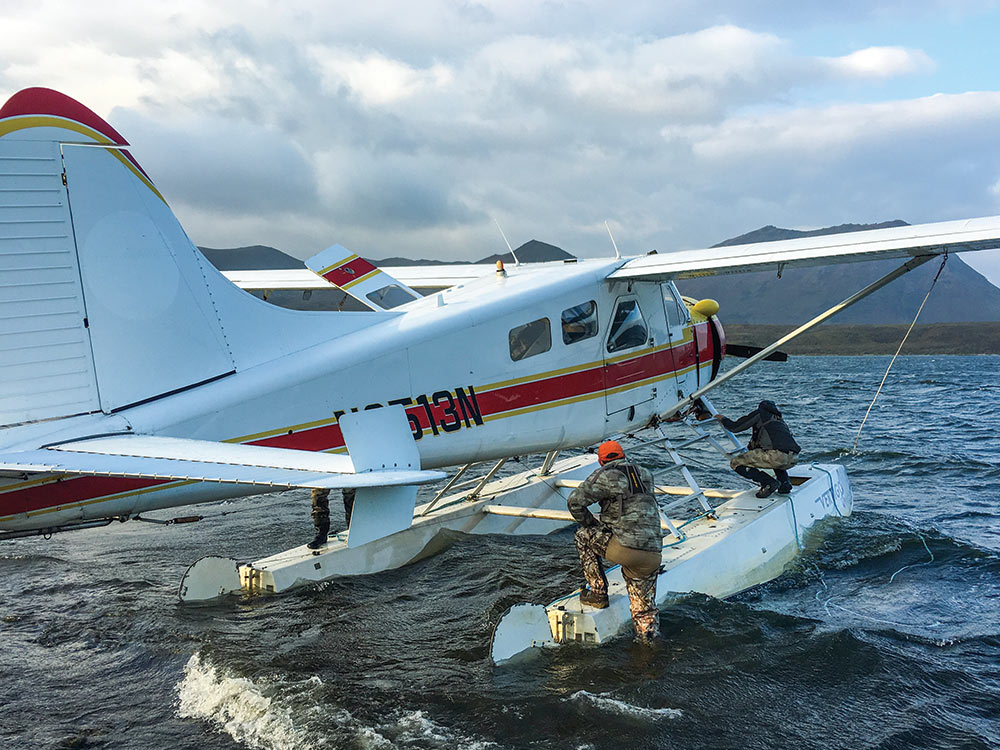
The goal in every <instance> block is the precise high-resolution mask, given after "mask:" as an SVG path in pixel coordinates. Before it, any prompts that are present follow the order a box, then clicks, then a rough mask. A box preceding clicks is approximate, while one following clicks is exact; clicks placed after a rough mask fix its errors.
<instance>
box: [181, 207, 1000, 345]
mask: <svg viewBox="0 0 1000 750" xmlns="http://www.w3.org/2000/svg"><path fill="white" fill-rule="evenodd" d="M905 225H906V222H904V221H899V220H896V221H889V222H883V223H881V224H841V225H839V226H835V227H827V228H825V229H815V230H811V231H799V230H794V229H782V228H780V227H775V226H765V227H761V228H760V229H755V230H754V231H752V232H748V233H746V234H742V235H740V236H739V237H733V238H732V239H728V240H726V241H725V242H720V243H719V244H718V245H716V247H722V246H730V245H749V244H752V243H754V242H767V241H771V240H785V239H792V238H795V237H814V236H818V235H825V234H838V233H841V232H855V231H862V230H865V229H882V228H885V227H896V226H905ZM201 250H202V252H204V253H205V256H206V257H207V258H208V259H209V260H210V261H211V262H212V263H213V264H214V265H215V266H216V267H217V268H218V269H220V270H223V271H231V270H253V269H267V270H274V269H282V268H302V265H303V264H302V261H300V260H298V259H296V258H293V257H292V256H290V255H287V254H285V253H283V252H281V251H280V250H276V249H275V248H273V247H267V246H264V245H252V246H250V247H238V248H230V249H217V248H201ZM515 252H516V253H517V257H518V259H519V260H520V261H521V262H522V263H537V262H541V261H551V260H565V259H567V258H571V257H573V256H571V255H570V254H569V253H567V252H566V251H565V250H562V249H561V248H558V247H556V246H555V245H550V244H548V243H546V242H541V241H539V240H531V241H529V242H526V243H524V244H523V245H521V246H520V247H519V248H517V249H516V250H515ZM497 260H503V261H504V263H508V264H509V263H512V262H513V259H512V258H511V256H510V253H506V254H505V255H491V256H489V257H487V258H483V259H482V260H480V261H477V262H478V263H495V262H496V261H497ZM371 262H372V263H374V264H375V265H377V266H397V265H440V264H442V263H444V261H436V260H416V261H414V260H409V259H407V258H398V257H397V258H384V259H382V260H372V261H371ZM901 263H902V261H901V260H877V261H869V262H866V263H849V264H843V265H838V266H819V267H815V268H792V269H787V270H786V271H785V272H784V273H782V275H781V278H780V279H779V278H777V276H776V274H775V273H774V272H772V271H761V272H757V273H747V274H736V275H732V276H708V277H705V278H701V279H683V280H681V281H679V282H678V284H677V286H678V287H679V288H680V290H681V292H682V293H683V294H685V295H687V296H689V297H696V298H699V299H703V298H705V297H711V298H712V299H714V300H717V301H718V302H719V304H720V305H721V313H720V316H721V317H722V319H723V321H724V322H726V323H736V324H754V325H787V324H789V323H800V322H805V321H806V320H809V319H810V318H812V317H813V316H815V315H817V314H818V313H820V312H822V311H823V310H826V309H827V308H829V307H832V306H833V305H834V304H836V303H837V302H839V301H841V300H842V299H845V298H846V297H849V296H850V295H851V294H853V293H854V292H856V291H858V290H859V289H862V288H863V287H865V286H867V285H868V284H869V283H871V282H872V281H874V280H875V279H877V278H879V277H880V276H883V275H885V274H886V273H888V272H889V271H890V270H892V269H893V268H896V267H897V266H898V265H900V264H901ZM940 265H941V263H940V261H939V260H932V261H930V262H928V263H926V264H924V265H923V266H921V267H920V268H917V269H916V270H914V271H911V272H910V273H908V274H906V275H905V276H903V277H902V278H900V279H897V280H896V281H894V282H892V283H891V284H889V285H888V286H886V287H885V288H884V289H881V290H879V291H878V292H876V293H875V294H873V295H872V296H871V297H868V298H867V299H865V300H862V301H861V302H859V303H857V304H856V305H854V306H853V307H851V308H849V309H848V310H845V311H844V312H842V313H840V314H838V315H837V316H836V317H835V318H834V319H833V320H832V321H831V322H833V323H836V324H865V325H872V324H879V325H893V324H901V323H907V324H908V323H910V321H911V320H912V319H913V315H914V314H915V313H916V311H917V308H918V307H919V305H920V301H921V300H922V299H923V298H924V295H925V294H926V293H927V290H928V289H929V288H930V285H931V281H932V280H933V278H934V275H935V274H936V273H937V271H938V268H939V267H940ZM973 321H1000V289H998V288H997V287H995V286H993V285H992V284H991V283H990V282H989V281H987V280H986V278H985V277H983V276H982V275H981V274H979V273H978V272H976V271H975V270H973V269H972V268H971V267H970V266H969V265H968V264H966V263H965V262H963V261H962V259H961V258H959V257H957V256H954V255H953V256H949V258H948V262H947V263H946V264H945V268H944V270H943V271H942V272H941V277H940V279H938V282H937V284H936V285H935V287H934V292H933V294H931V296H930V298H929V299H928V300H927V304H926V306H925V307H924V309H923V312H921V314H920V322H921V323H959V322H973Z"/></svg>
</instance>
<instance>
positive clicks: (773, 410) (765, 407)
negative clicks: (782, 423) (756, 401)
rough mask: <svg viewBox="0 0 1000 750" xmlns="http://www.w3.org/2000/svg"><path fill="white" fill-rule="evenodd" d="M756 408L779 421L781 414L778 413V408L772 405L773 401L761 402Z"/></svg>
mask: <svg viewBox="0 0 1000 750" xmlns="http://www.w3.org/2000/svg"><path fill="white" fill-rule="evenodd" d="M757 408H758V409H760V410H761V411H765V412H768V413H769V414H773V415H774V416H776V417H777V418H778V419H781V412H780V411H778V407H777V406H775V405H774V402H773V401H761V402H760V405H759V406H758V407H757Z"/></svg>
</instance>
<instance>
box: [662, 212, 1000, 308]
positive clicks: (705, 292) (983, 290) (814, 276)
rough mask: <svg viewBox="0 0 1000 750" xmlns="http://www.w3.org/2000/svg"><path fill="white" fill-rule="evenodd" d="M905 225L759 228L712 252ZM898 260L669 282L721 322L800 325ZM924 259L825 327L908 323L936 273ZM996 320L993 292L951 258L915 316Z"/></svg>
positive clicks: (999, 297) (935, 263)
mask: <svg viewBox="0 0 1000 750" xmlns="http://www.w3.org/2000/svg"><path fill="white" fill-rule="evenodd" d="M905 225H906V222H903V221H898V220H897V221H891V222H885V223H881V224H842V225H840V226H836V227H827V228H825V229H817V230H812V231H808V232H803V231H797V230H794V229H781V228H780V227H774V226H766V227H761V228H760V229H757V230H754V231H753V232H749V233H747V234H743V235H740V236H739V237H734V238H732V239H729V240H726V241H725V242H721V243H719V244H718V245H716V247H722V246H730V245H748V244H752V243H754V242H766V241H771V240H784V239H793V238H796V237H814V236H818V235H825V234H838V233H841V232H855V231H862V230H866V229H882V228H884V227H894V226H905ZM902 262H903V261H902V260H898V259H897V260H877V261H868V262H865V263H850V264H843V265H837V266H818V267H815V268H791V269H787V270H786V271H784V273H782V275H781V278H780V279H779V278H777V275H776V274H775V273H774V272H773V271H761V272H757V273H747V274H739V275H733V276H714V277H713V276H709V277H705V278H701V279H683V280H681V281H678V282H677V286H678V288H679V289H680V290H681V293H682V294H685V295H687V296H689V297H696V298H699V299H703V298H705V297H711V298H712V299H714V300H716V301H718V302H719V304H720V307H721V311H720V317H721V318H722V319H723V321H724V322H728V323H747V324H758V325H759V324H773V325H782V324H788V323H792V322H794V323H798V322H805V321H806V320H809V319H810V318H812V317H813V316H815V315H817V314H818V313H820V312H823V311H824V310H826V309H827V308H829V307H832V306H833V305H835V304H836V303H837V302H840V301H841V300H843V299H845V298H846V297H849V296H850V295H851V294H853V293H854V292H856V291H858V290H859V289H862V288H863V287H865V286H867V285H868V284H870V283H871V282H872V281H875V280H876V279H877V278H879V277H880V276H883V275H885V274H886V273H888V272H889V271H891V270H892V269H893V268H896V267H897V266H899V265H900V264H901V263H902ZM940 266H941V262H940V260H932V261H930V262H928V263H925V264H924V265H922V266H920V267H919V268H917V269H915V270H913V271H911V272H910V273H908V274H906V275H905V276H903V277H902V278H899V279H897V280H896V281H894V282H892V283H891V284H889V285H888V286H886V287H885V288H883V289H881V290H879V291H878V292H876V293H875V294H873V295H872V296H871V297H868V298H867V299H864V300H862V301H861V302H858V303H857V304H856V305H854V306H853V307H851V308H849V309H847V310H845V311H844V312H842V313H839V314H838V315H837V316H836V317H835V318H834V319H833V320H832V321H831V323H835V324H880V325H889V324H897V323H910V322H911V321H912V320H913V316H914V314H916V311H917V308H918V307H919V306H920V302H921V300H923V298H924V295H925V294H926V293H927V290H928V289H929V288H930V286H931V282H932V280H933V279H934V275H935V274H936V273H937V272H938V268H940ZM996 320H1000V289H998V288H997V287H995V286H993V284H991V283H990V282H989V281H987V280H986V278H985V277H984V276H982V275H981V274H980V273H978V272H977V271H975V270H973V269H972V268H971V267H970V266H969V265H968V264H967V263H965V262H964V261H962V259H961V258H959V257H957V256H954V255H952V256H949V258H948V262H947V263H946V264H945V267H944V270H943V271H942V272H941V277H940V278H939V279H938V282H937V284H936V285H935V287H934V292H933V293H932V294H931V296H930V298H929V299H928V300H927V304H926V306H925V307H924V309H923V311H922V312H921V314H920V322H921V323H959V322H972V321H996Z"/></svg>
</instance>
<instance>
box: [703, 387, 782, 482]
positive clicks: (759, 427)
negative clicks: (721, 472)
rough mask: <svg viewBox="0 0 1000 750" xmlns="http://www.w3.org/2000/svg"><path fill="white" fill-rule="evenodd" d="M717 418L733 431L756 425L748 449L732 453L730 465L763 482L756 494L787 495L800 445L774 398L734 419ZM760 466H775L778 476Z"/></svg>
mask: <svg viewBox="0 0 1000 750" xmlns="http://www.w3.org/2000/svg"><path fill="white" fill-rule="evenodd" d="M715 418H716V419H717V420H719V422H721V423H722V426H723V427H725V428H726V429H727V430H729V431H730V432H743V431H744V430H748V429H750V428H751V427H752V428H753V434H752V435H751V437H750V442H749V443H748V444H747V450H746V451H744V452H743V453H739V454H737V455H735V456H733V458H732V460H731V461H730V462H729V465H730V466H731V467H733V470H734V471H735V472H736V473H737V474H739V475H740V476H741V477H746V478H747V479H749V480H750V481H751V482H756V483H757V484H759V485H760V489H759V490H757V497H768V496H770V495H772V494H774V492H778V493H779V494H782V495H787V494H788V493H789V492H791V491H792V483H791V482H790V481H788V469H790V468H792V467H793V466H795V462H796V459H797V458H798V456H799V451H800V450H801V448H799V444H798V443H796V442H795V438H793V437H792V433H791V430H789V429H788V425H786V424H785V420H783V419H782V418H781V412H780V411H778V407H777V406H775V405H774V402H773V401H761V402H760V405H759V406H758V407H757V408H756V409H754V410H753V411H752V412H750V413H749V414H745V415H743V416H742V417H740V418H739V419H737V420H736V421H735V422H734V421H733V420H731V419H727V418H726V417H724V416H722V415H721V414H716V415H715ZM761 469H773V470H774V477H775V478H774V479H772V478H771V476H770V475H769V474H767V473H765V472H763V471H761Z"/></svg>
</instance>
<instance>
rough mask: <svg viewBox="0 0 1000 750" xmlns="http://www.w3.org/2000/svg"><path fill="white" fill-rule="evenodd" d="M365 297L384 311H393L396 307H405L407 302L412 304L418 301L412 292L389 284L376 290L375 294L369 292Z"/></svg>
mask: <svg viewBox="0 0 1000 750" xmlns="http://www.w3.org/2000/svg"><path fill="white" fill-rule="evenodd" d="M365 296H366V297H367V298H368V299H370V300H371V301H372V302H374V303H375V304H376V305H378V306H379V307H381V308H382V309H383V310H391V309H392V308H394V307H399V306H400V305H405V304H406V303H407V302H412V301H413V300H415V299H417V298H416V297H415V296H414V295H412V294H411V293H410V292H408V291H406V290H405V289H403V287H401V286H397V285H396V284H389V285H388V286H384V287H382V288H381V289H376V290H375V291H374V292H369V293H368V294H366V295H365Z"/></svg>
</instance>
